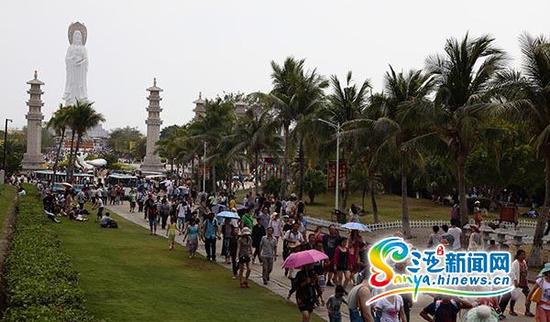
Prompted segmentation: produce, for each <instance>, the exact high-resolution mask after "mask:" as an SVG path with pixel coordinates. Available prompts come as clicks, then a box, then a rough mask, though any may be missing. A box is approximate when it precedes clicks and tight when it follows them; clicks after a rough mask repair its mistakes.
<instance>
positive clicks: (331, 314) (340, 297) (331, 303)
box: [326, 285, 348, 322]
mask: <svg viewBox="0 0 550 322" xmlns="http://www.w3.org/2000/svg"><path fill="white" fill-rule="evenodd" d="M345 294H346V290H345V289H344V287H343V286H342V285H338V286H336V288H335V290H334V294H333V295H331V296H330V297H329V298H328V299H327V303H326V306H327V311H328V318H329V321H330V322H342V313H341V312H340V308H341V306H342V303H345V304H346V305H347V304H348V303H347V302H346V299H345V298H344V295H345Z"/></svg>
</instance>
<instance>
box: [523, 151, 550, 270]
mask: <svg viewBox="0 0 550 322" xmlns="http://www.w3.org/2000/svg"><path fill="white" fill-rule="evenodd" d="M546 150H547V151H545V154H544V162H545V167H544V171H545V175H544V184H545V190H546V191H545V193H544V206H543V209H542V213H541V214H540V216H539V217H538V218H537V226H536V227H535V236H534V237H533V247H532V248H531V253H530V254H529V259H528V265H529V267H538V266H541V265H542V264H543V263H542V237H544V236H543V235H544V227H545V226H546V223H547V222H548V210H549V206H550V151H548V147H547V148H546Z"/></svg>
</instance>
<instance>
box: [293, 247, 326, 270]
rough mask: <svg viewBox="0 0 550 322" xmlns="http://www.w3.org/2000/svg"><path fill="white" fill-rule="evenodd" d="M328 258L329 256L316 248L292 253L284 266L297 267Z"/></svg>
mask: <svg viewBox="0 0 550 322" xmlns="http://www.w3.org/2000/svg"><path fill="white" fill-rule="evenodd" d="M325 259H328V256H327V255H326V254H325V253H323V252H320V251H318V250H315V249H310V250H304V251H301V252H297V253H293V254H290V256H288V257H287V258H286V260H285V261H284V263H283V268H297V267H302V266H304V265H307V264H313V263H316V262H319V261H322V260H325Z"/></svg>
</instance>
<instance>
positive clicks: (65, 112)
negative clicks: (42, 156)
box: [47, 104, 71, 184]
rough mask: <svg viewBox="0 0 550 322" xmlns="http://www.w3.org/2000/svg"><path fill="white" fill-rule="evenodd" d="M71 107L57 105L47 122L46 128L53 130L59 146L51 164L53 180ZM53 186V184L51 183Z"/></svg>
mask: <svg viewBox="0 0 550 322" xmlns="http://www.w3.org/2000/svg"><path fill="white" fill-rule="evenodd" d="M70 111H71V107H64V106H63V104H59V108H58V109H57V111H55V112H54V114H53V115H52V117H51V118H50V120H49V121H48V125H47V126H48V128H50V129H53V130H54V131H55V133H56V134H57V135H58V136H59V144H58V146H57V151H56V152H55V161H54V163H53V169H52V170H53V176H52V180H53V178H55V174H56V172H57V167H58V165H59V156H60V154H61V148H62V147H63V143H64V141H65V134H66V131H67V128H68V127H69V125H70V124H69V118H70ZM51 184H53V182H51Z"/></svg>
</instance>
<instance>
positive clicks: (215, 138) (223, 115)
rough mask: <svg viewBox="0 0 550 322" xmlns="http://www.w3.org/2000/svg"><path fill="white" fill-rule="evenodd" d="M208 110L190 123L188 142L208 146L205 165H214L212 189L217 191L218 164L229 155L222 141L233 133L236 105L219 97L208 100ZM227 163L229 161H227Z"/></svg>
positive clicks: (206, 105)
mask: <svg viewBox="0 0 550 322" xmlns="http://www.w3.org/2000/svg"><path fill="white" fill-rule="evenodd" d="M205 108H206V112H205V114H204V115H201V116H199V117H198V118H196V119H195V120H193V122H192V123H191V124H190V125H189V127H188V131H189V137H188V138H187V140H185V141H186V142H192V143H193V144H194V145H195V146H200V147H202V146H203V144H204V143H206V146H207V159H206V160H203V163H204V165H205V166H206V164H210V165H211V166H212V190H213V192H216V166H217V165H218V164H221V163H223V162H224V161H227V160H226V158H227V157H229V156H227V155H226V153H224V148H226V147H225V146H224V145H223V144H222V143H223V142H224V138H225V137H226V136H227V135H229V134H230V133H231V131H232V130H233V126H234V123H235V113H234V105H233V103H232V102H231V101H228V100H222V99H221V98H217V99H215V100H207V101H206V104H205ZM226 164H227V163H226Z"/></svg>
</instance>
